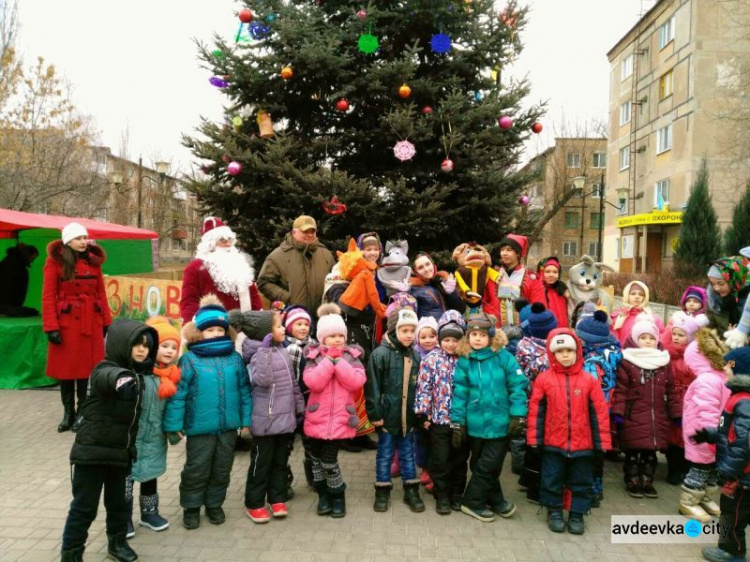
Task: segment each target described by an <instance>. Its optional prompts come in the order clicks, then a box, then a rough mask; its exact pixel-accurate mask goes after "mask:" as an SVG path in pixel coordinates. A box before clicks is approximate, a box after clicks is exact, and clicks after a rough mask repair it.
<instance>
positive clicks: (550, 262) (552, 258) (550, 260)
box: [536, 256, 562, 272]
mask: <svg viewBox="0 0 750 562" xmlns="http://www.w3.org/2000/svg"><path fill="white" fill-rule="evenodd" d="M548 265H552V266H554V267H556V268H557V271H558V272H562V266H561V265H560V260H558V259H557V258H556V257H555V256H550V257H549V258H544V259H543V260H540V261H539V265H537V266H536V270H537V271H540V272H541V271H544V269H545V268H546V267H547V266H548Z"/></svg>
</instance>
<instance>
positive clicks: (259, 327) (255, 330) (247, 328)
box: [229, 309, 275, 341]
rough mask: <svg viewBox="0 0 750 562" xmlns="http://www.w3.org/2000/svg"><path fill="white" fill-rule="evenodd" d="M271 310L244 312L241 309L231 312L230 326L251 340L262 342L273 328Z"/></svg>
mask: <svg viewBox="0 0 750 562" xmlns="http://www.w3.org/2000/svg"><path fill="white" fill-rule="evenodd" d="M274 314H275V313H274V312H273V311H271V310H248V311H247V312H242V311H241V310H239V309H234V310H230V311H229V325H230V326H232V328H234V329H235V330H238V331H240V332H242V333H243V334H245V335H246V336H247V337H248V338H250V339H251V340H257V341H261V340H262V339H263V338H265V337H266V336H267V335H268V334H270V333H271V328H273V315H274Z"/></svg>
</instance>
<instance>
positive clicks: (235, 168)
mask: <svg viewBox="0 0 750 562" xmlns="http://www.w3.org/2000/svg"><path fill="white" fill-rule="evenodd" d="M227 173H228V174H229V175H230V176H238V175H239V174H240V173H242V164H240V163H239V162H236V161H232V162H230V163H229V165H228V166H227Z"/></svg>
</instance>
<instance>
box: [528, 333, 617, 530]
mask: <svg viewBox="0 0 750 562" xmlns="http://www.w3.org/2000/svg"><path fill="white" fill-rule="evenodd" d="M547 350H548V357H549V363H550V365H551V367H550V369H549V370H547V371H544V372H543V373H542V374H541V375H539V378H537V381H536V383H535V384H534V390H533V392H532V394H531V401H530V402H529V423H528V428H527V438H528V445H529V447H530V448H532V449H540V450H541V451H540V452H541V457H542V471H541V477H542V490H541V500H542V505H544V506H546V507H547V522H548V525H549V529H550V531H553V532H555V533H562V532H563V531H564V530H565V522H564V520H563V515H562V505H563V489H564V488H568V489H569V490H570V491H571V498H572V499H571V503H570V515H569V517H568V531H570V532H571V533H573V534H576V535H582V534H583V533H584V530H585V527H584V523H583V515H584V513H588V511H589V509H590V507H591V488H592V486H593V470H592V468H593V465H592V457H593V456H594V454H595V453H598V454H601V453H603V452H604V451H607V450H609V449H611V448H612V443H611V441H610V438H609V414H608V413H607V403H606V401H605V400H604V393H603V392H602V387H601V385H600V384H599V381H597V380H596V379H594V378H593V377H591V376H589V374H588V373H586V372H585V371H584V370H583V353H582V349H581V342H580V341H579V340H578V338H577V337H576V336H575V333H574V332H573V330H571V329H569V328H558V329H556V330H553V331H552V333H551V334H550V335H549V340H548V343H547Z"/></svg>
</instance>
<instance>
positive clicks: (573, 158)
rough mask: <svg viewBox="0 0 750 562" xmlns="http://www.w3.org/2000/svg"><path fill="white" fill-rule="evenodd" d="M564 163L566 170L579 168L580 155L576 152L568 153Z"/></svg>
mask: <svg viewBox="0 0 750 562" xmlns="http://www.w3.org/2000/svg"><path fill="white" fill-rule="evenodd" d="M565 162H566V164H567V165H568V168H580V167H581V154H580V153H578V152H568V154H567V157H566V159H565Z"/></svg>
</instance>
